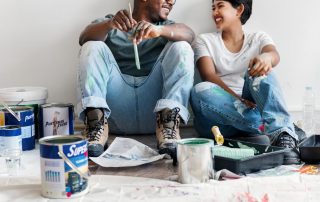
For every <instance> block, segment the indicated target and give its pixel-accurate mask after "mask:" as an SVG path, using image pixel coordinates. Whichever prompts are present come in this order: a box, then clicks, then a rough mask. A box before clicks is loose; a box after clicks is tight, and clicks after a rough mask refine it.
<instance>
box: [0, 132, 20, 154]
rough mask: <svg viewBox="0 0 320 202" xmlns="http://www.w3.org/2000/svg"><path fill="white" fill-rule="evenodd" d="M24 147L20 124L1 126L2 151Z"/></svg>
mask: <svg viewBox="0 0 320 202" xmlns="http://www.w3.org/2000/svg"><path fill="white" fill-rule="evenodd" d="M13 149H18V150H21V149H22V142H21V128H20V126H0V151H1V152H3V151H5V150H13Z"/></svg>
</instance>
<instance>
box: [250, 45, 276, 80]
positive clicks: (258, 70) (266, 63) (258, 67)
mask: <svg viewBox="0 0 320 202" xmlns="http://www.w3.org/2000/svg"><path fill="white" fill-rule="evenodd" d="M279 62H280V56H279V53H278V51H277V49H276V47H275V46H274V45H266V46H264V47H263V48H262V51H261V54H260V55H258V56H256V57H254V58H253V59H252V60H251V61H250V63H249V75H250V76H252V77H254V76H263V75H267V74H268V73H269V72H270V71H271V70H272V67H275V66H276V65H277V64H279Z"/></svg>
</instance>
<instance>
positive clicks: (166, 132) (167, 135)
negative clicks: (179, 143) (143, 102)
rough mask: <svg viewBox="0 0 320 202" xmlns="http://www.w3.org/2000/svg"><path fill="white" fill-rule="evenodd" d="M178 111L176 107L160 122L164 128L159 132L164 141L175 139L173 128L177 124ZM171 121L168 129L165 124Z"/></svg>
mask: <svg viewBox="0 0 320 202" xmlns="http://www.w3.org/2000/svg"><path fill="white" fill-rule="evenodd" d="M179 111H180V109H179V108H178V107H176V108H173V109H172V110H171V113H170V114H169V115H167V116H166V117H165V118H164V119H163V120H162V122H163V126H164V128H163V129H162V131H161V132H162V135H163V138H164V139H177V134H176V133H177V131H176V130H175V127H176V125H177V124H178V116H179ZM171 121H173V126H172V127H169V126H168V125H167V123H170V122H171Z"/></svg>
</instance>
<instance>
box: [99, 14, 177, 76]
mask: <svg viewBox="0 0 320 202" xmlns="http://www.w3.org/2000/svg"><path fill="white" fill-rule="evenodd" d="M112 17H113V15H111V14H110V15H107V16H106V17H105V18H100V19H97V20H95V21H93V23H96V22H101V21H103V20H108V19H111V18H112ZM168 24H174V21H171V20H166V21H161V22H158V23H156V24H154V25H168ZM133 31H134V29H133V30H131V31H130V32H122V31H120V30H118V29H112V30H111V31H109V32H108V35H107V37H106V39H105V43H106V44H107V46H108V47H109V48H110V50H111V52H112V54H113V56H114V58H115V59H116V61H117V63H118V65H119V68H120V71H121V72H122V73H123V74H127V75H131V76H137V77H138V76H147V75H149V73H150V72H151V70H152V68H153V66H154V64H155V62H156V61H157V59H158V57H159V55H160V53H161V52H162V50H163V48H164V46H165V45H166V44H167V42H168V39H166V38H163V37H157V38H152V39H144V40H143V41H141V42H140V43H139V44H138V53H139V60H140V68H141V69H140V70H138V69H137V67H136V63H135V57H134V49H133V43H132V40H131V39H130V37H131V36H132V34H133Z"/></svg>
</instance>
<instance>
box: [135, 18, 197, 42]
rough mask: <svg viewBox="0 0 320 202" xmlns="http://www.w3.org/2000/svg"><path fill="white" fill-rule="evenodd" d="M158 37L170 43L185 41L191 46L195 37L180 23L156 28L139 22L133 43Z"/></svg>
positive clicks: (148, 23)
mask: <svg viewBox="0 0 320 202" xmlns="http://www.w3.org/2000/svg"><path fill="white" fill-rule="evenodd" d="M160 36H161V37H164V38H166V39H168V40H170V41H187V42H188V43H190V44H191V43H192V41H193V39H194V36H195V35H194V32H193V31H192V29H191V28H189V27H188V26H187V25H185V24H182V23H175V24H170V25H158V26H157V25H153V24H151V23H150V22H147V21H141V22H139V23H138V25H137V27H136V32H135V35H134V42H136V43H140V42H141V41H142V40H143V39H150V38H156V37H160Z"/></svg>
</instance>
